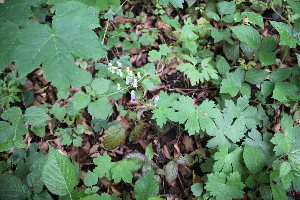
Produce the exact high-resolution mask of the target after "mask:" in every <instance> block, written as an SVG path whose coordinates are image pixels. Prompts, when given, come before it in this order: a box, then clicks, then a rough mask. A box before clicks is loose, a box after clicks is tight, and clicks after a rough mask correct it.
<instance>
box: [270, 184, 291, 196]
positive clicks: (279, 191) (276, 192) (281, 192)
mask: <svg viewBox="0 0 300 200" xmlns="http://www.w3.org/2000/svg"><path fill="white" fill-rule="evenodd" d="M270 183H271V189H272V195H273V197H274V200H288V198H287V195H286V191H285V189H284V188H283V187H282V185H276V184H274V183H273V182H272V181H271V182H270Z"/></svg>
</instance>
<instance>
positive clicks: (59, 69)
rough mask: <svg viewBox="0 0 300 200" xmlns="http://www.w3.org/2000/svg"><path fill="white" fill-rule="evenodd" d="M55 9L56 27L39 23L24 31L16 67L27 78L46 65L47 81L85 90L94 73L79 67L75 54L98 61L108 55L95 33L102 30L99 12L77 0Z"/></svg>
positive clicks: (60, 86)
mask: <svg viewBox="0 0 300 200" xmlns="http://www.w3.org/2000/svg"><path fill="white" fill-rule="evenodd" d="M54 10H55V14H56V15H55V16H54V17H53V21H52V28H50V27H49V26H48V25H46V24H36V25H32V26H28V27H26V28H25V29H22V31H21V37H20V38H19V39H20V42H21V43H22V44H21V45H19V46H18V47H17V49H16V52H15V55H16V58H15V60H16V68H17V70H18V72H19V73H20V75H21V76H26V75H27V74H28V73H30V72H32V71H33V70H34V69H36V68H37V67H38V66H39V65H40V64H41V63H43V71H44V76H45V78H46V79H47V80H48V81H52V82H53V84H54V85H55V86H57V87H58V88H60V89H68V88H69V86H70V85H73V86H74V87H81V86H83V85H86V84H88V83H89V82H90V81H91V74H90V73H89V72H87V71H86V70H84V69H82V68H78V67H76V65H75V64H74V58H73V56H72V54H73V55H75V56H78V57H82V58H87V59H90V58H93V59H95V60H98V59H99V58H102V57H105V55H106V52H105V50H104V47H103V46H102V45H101V44H100V43H99V42H98V38H97V36H96V34H95V33H94V32H93V31H92V29H94V28H97V27H99V20H98V12H97V10H96V9H95V8H93V7H87V6H86V5H84V4H82V3H79V2H75V1H70V2H66V3H60V4H57V5H56V6H55V7H53V8H52V11H54Z"/></svg>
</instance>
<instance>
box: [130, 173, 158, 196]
mask: <svg viewBox="0 0 300 200" xmlns="http://www.w3.org/2000/svg"><path fill="white" fill-rule="evenodd" d="M158 192H159V186H158V182H157V181H156V180H155V178H154V173H153V171H149V172H147V173H146V174H145V175H144V176H142V177H141V178H140V179H139V180H137V181H136V182H135V185H134V196H135V198H136V199H141V200H142V199H145V200H146V199H147V200H148V199H149V198H150V197H155V196H157V194H158Z"/></svg>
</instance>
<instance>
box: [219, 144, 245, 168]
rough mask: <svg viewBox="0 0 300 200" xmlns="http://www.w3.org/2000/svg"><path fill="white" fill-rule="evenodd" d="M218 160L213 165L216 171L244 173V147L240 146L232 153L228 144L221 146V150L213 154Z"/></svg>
mask: <svg viewBox="0 0 300 200" xmlns="http://www.w3.org/2000/svg"><path fill="white" fill-rule="evenodd" d="M213 158H214V159H215V160H216V162H215V163H214V166H213V169H214V170H213V171H214V172H221V171H222V172H224V173H225V174H230V173H232V172H235V171H237V172H239V173H243V171H244V168H243V165H242V148H241V147H238V148H236V149H235V150H234V151H232V152H231V153H228V146H222V147H220V149H219V151H218V152H216V153H215V154H214V156H213Z"/></svg>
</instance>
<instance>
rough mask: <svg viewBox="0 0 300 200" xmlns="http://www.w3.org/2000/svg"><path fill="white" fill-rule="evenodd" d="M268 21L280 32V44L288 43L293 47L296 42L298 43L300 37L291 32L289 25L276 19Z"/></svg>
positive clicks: (299, 42) (291, 28)
mask: <svg viewBox="0 0 300 200" xmlns="http://www.w3.org/2000/svg"><path fill="white" fill-rule="evenodd" d="M270 23H271V24H272V26H273V27H274V28H275V29H276V30H277V31H278V32H279V34H280V44H282V45H288V46H290V48H295V47H296V45H297V44H298V45H299V44H300V37H299V36H297V35H295V34H294V33H293V27H292V26H291V25H289V24H286V23H284V22H276V21H270Z"/></svg>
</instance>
